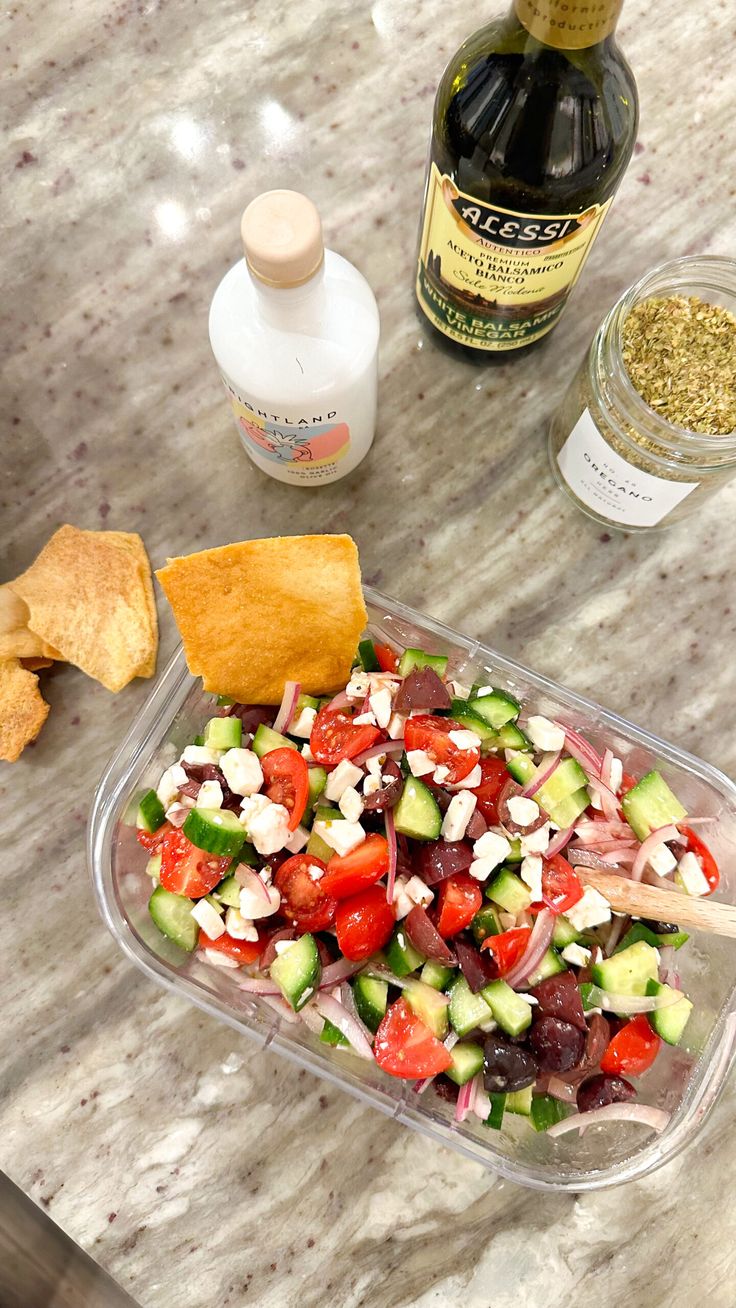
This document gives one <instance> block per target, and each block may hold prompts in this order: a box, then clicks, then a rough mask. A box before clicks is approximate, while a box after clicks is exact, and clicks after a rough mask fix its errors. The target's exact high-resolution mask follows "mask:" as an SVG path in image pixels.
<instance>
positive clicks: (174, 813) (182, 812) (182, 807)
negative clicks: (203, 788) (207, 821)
mask: <svg viewBox="0 0 736 1308" xmlns="http://www.w3.org/2000/svg"><path fill="white" fill-rule="evenodd" d="M191 811H192V810H191V809H190V808H188V807H187V805H186V804H172V806H171V808H170V809H167V811H166V817H167V820H168V821H169V822H170V823H171V825H172V827H183V826H184V823H185V822H186V820H187V818H188V817H189V814H190V813H191Z"/></svg>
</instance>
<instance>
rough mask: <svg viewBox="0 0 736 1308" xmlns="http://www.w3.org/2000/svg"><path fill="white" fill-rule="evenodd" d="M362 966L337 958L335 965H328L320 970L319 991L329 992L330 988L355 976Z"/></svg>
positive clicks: (346, 959) (347, 959)
mask: <svg viewBox="0 0 736 1308" xmlns="http://www.w3.org/2000/svg"><path fill="white" fill-rule="evenodd" d="M362 966H363V964H362V963H354V962H352V961H351V960H350V959H349V958H338V960H337V962H336V963H329V964H328V965H327V967H323V968H322V976H321V979H320V983H319V989H320V990H329V989H330V987H331V986H336V985H339V983H340V982H341V981H347V979H348V977H350V976H355V973H356V972H359V971H360V969H361V967H362Z"/></svg>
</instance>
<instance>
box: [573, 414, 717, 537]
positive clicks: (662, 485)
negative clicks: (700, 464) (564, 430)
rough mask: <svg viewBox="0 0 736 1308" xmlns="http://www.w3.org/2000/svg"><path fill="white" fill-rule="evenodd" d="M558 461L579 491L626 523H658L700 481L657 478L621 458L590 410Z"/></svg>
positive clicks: (599, 509)
mask: <svg viewBox="0 0 736 1308" xmlns="http://www.w3.org/2000/svg"><path fill="white" fill-rule="evenodd" d="M557 466H558V468H559V470H560V472H561V474H562V476H563V478H564V479H565V481H566V482H567V485H568V486H569V487H570V490H571V491H572V492H573V494H574V495H577V497H578V499H579V500H582V502H583V504H586V505H587V506H588V508H589V509H593V510H594V511H595V512H596V513H599V514H600V516H601V517H602V518H607V519H608V520H609V521H610V522H615V523H618V524H620V525H621V526H623V527H656V525H657V523H659V522H661V521H662V519H663V518H666V517H667V514H668V513H670V512H671V511H672V509H674V508H676V506H677V505H678V504H680V503H681V501H682V500H684V499H685V496H686V495H689V494H690V492H691V491H694V490H696V489H697V487H698V486H699V485H700V482H697V481H668V480H667V479H666V478H664V477H653V476H652V474H651V473H650V472H644V470H643V469H642V468H635V467H633V466H632V464H630V463H627V462H626V460H625V459H622V458H621V455H620V454H617V453H616V451H615V450H612V449H611V446H610V445H609V444H608V443H607V441H605V440H604V439H603V437H602V436H601V434H600V432H599V430H598V428H597V427H596V425H595V423H594V421H593V419H592V417H591V416H590V410H589V409H584V410H583V412H582V413H581V415H580V417H579V418H578V420H577V422H576V423H575V426H574V427H573V429H572V431H571V432H570V435H569V436H568V438H567V440H566V441H565V444H564V445H563V447H562V449H561V450H560V452H559V454H558V455H557Z"/></svg>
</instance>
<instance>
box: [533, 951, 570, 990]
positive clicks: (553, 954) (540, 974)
mask: <svg viewBox="0 0 736 1308" xmlns="http://www.w3.org/2000/svg"><path fill="white" fill-rule="evenodd" d="M566 971H567V965H566V963H565V962H564V961H563V960H562V959H561V958H560V955H559V954H558V953H557V950H556V949H548V950H547V953H546V954H545V955H544V957H543V958H542V960H541V962H540V964H539V967H537V968H535V970H534V971H533V972H530V973H529V976H528V977H527V985H528V986H538V985H539V983H540V981H546V979H547V977H548V976H557V973H558V972H566Z"/></svg>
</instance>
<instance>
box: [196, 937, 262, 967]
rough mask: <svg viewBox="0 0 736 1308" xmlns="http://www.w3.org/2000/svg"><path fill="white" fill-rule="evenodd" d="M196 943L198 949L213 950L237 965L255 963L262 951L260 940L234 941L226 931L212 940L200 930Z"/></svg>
mask: <svg viewBox="0 0 736 1308" xmlns="http://www.w3.org/2000/svg"><path fill="white" fill-rule="evenodd" d="M197 943H198V945H199V948H200V949H214V950H215V951H216V952H217V953H218V954H227V956H228V958H234V959H235V960H236V962H238V963H255V961H256V959H257V958H258V957H259V955H260V954H261V953H262V951H263V941H262V940H261V941H259V940H236V939H235V936H229V935H228V933H227V931H226V932H225V933H224V935H221V936H218V937H217V939H216V940H212V939H211V938H210V936H208V935H206V934H205V932H204V931H202V930H201V929H200V932H199V940H198V942H197Z"/></svg>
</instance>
